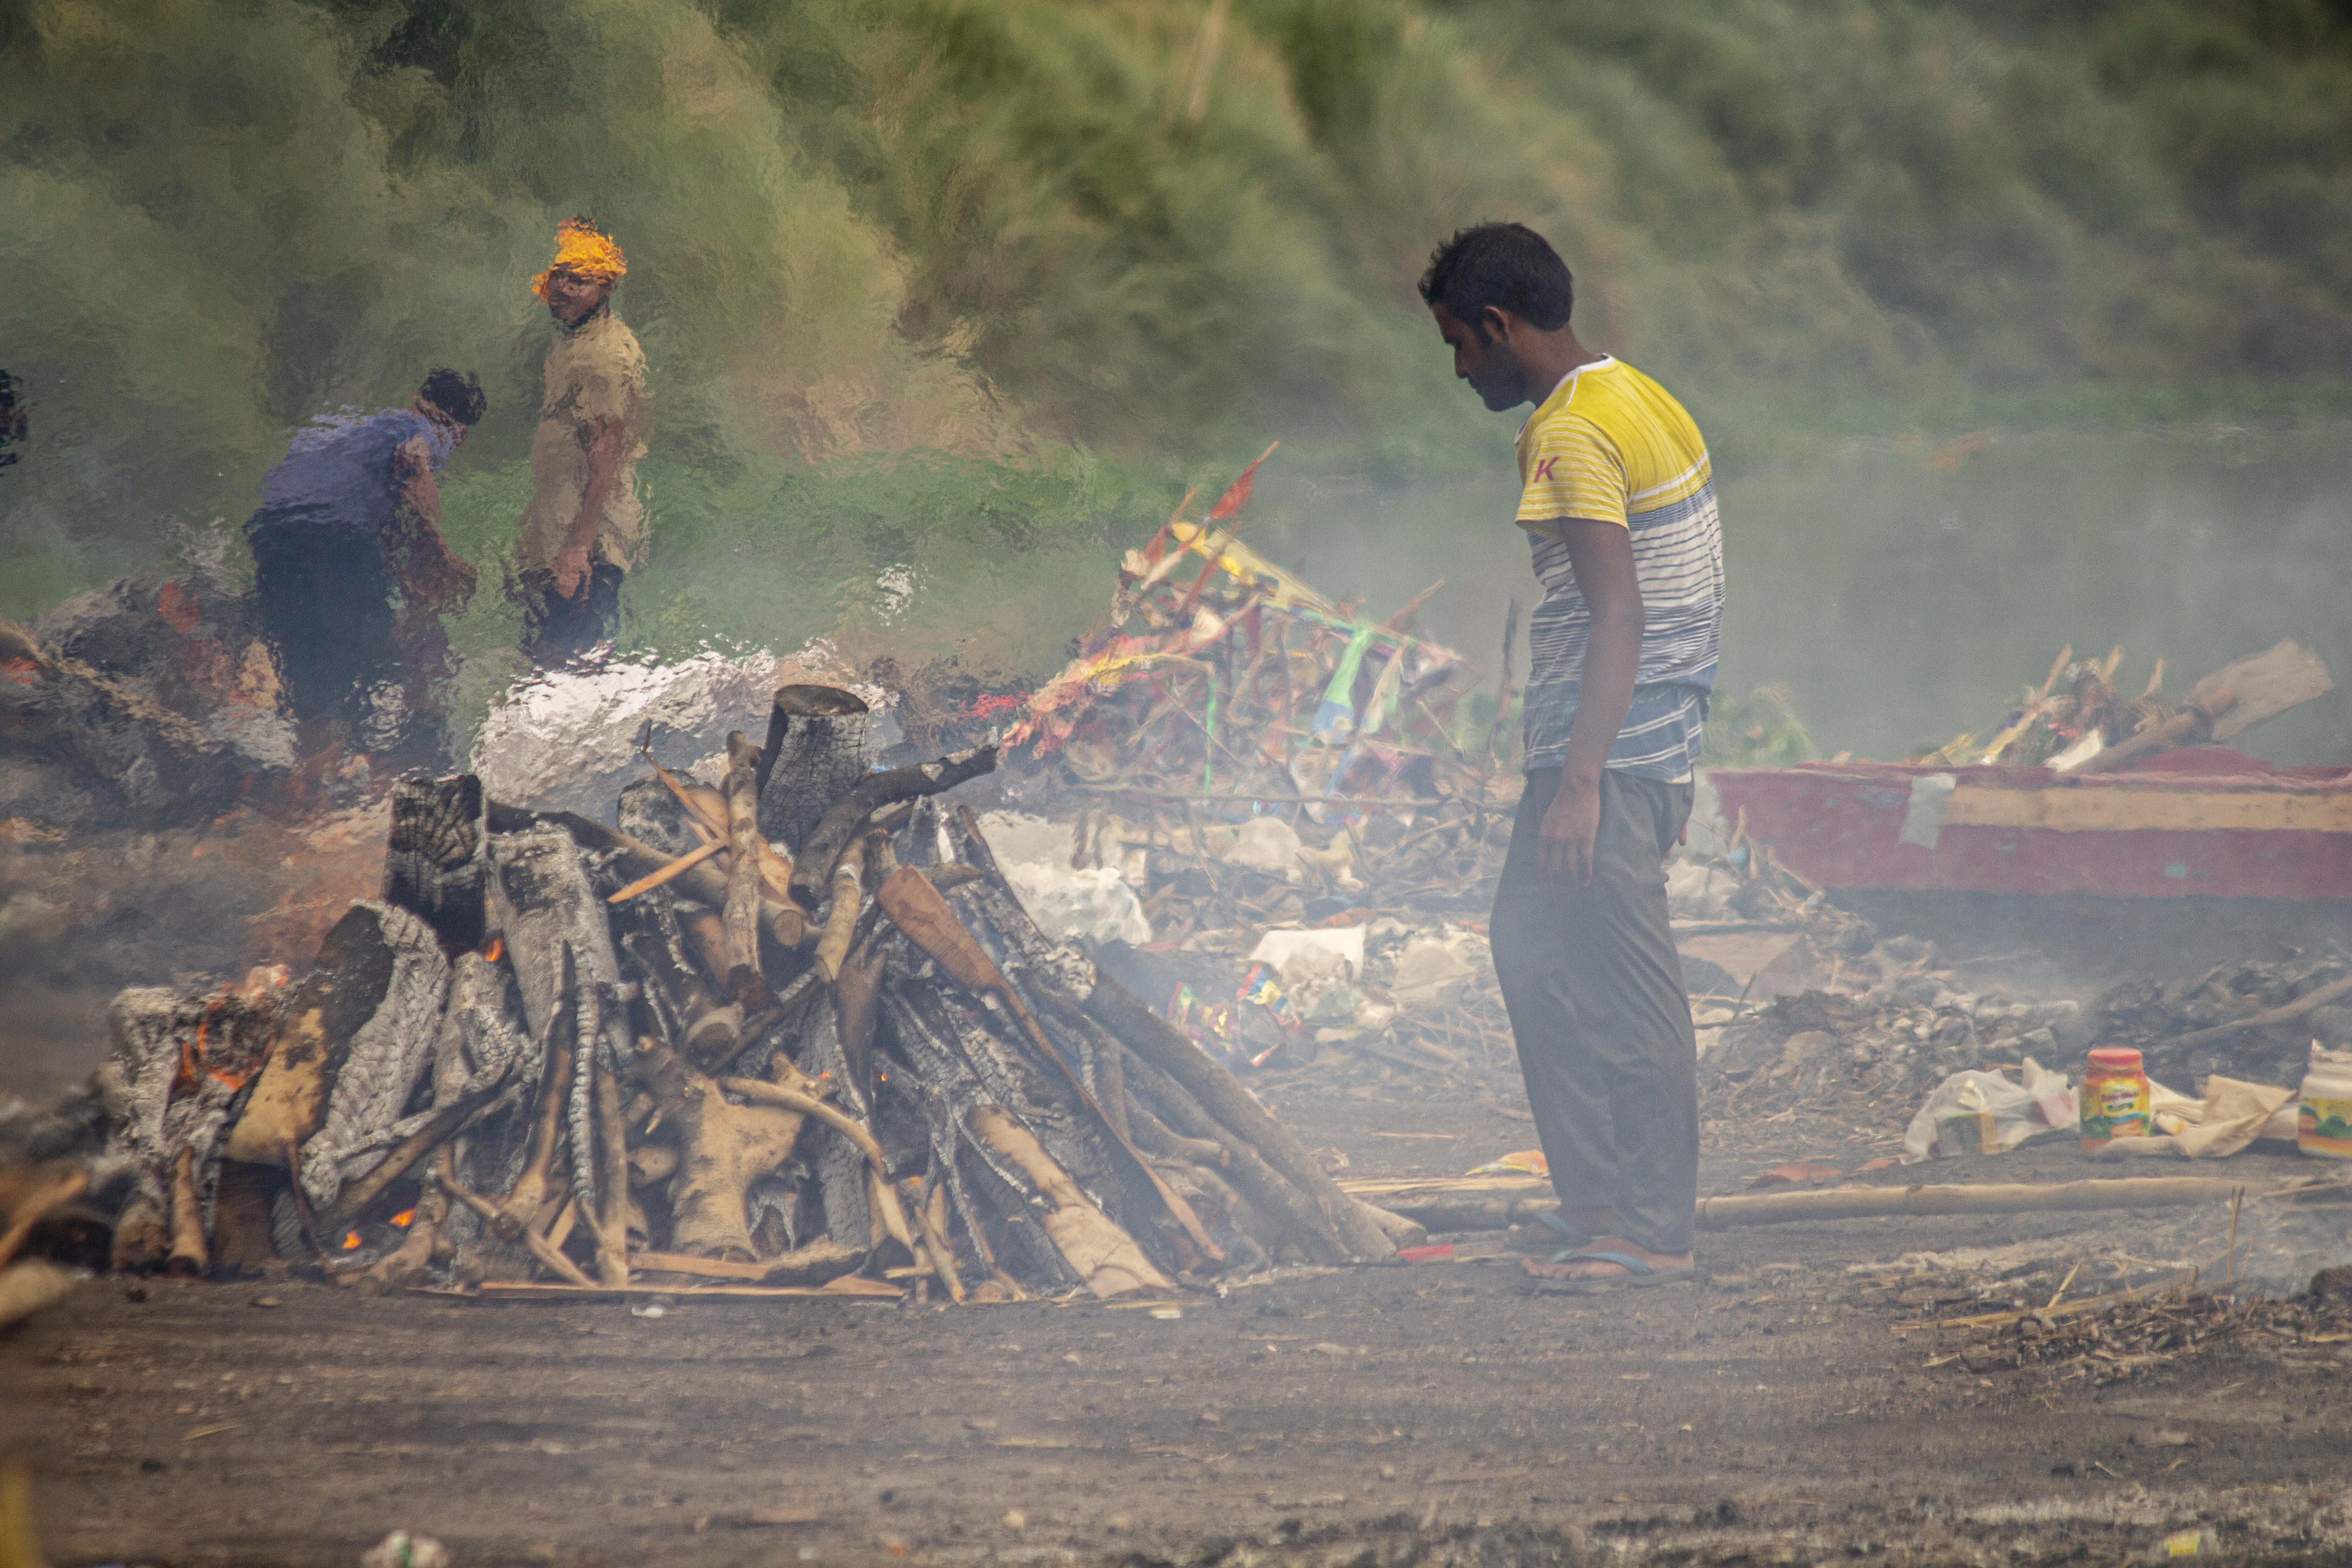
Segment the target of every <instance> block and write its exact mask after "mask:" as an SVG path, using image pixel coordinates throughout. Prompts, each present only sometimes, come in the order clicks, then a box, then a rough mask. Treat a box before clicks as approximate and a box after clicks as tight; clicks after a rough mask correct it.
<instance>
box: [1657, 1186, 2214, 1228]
mask: <svg viewBox="0 0 2352 1568" xmlns="http://www.w3.org/2000/svg"><path fill="white" fill-rule="evenodd" d="M2245 1186H2246V1183H2245V1179H2244V1178H2243V1177H2240V1178H2238V1179H2236V1180H2234V1181H2232V1180H2228V1179H2224V1178H2221V1177H2216V1176H2125V1177H2119V1178H2116V1179H2114V1180H2107V1181H2097V1180H2094V1181H2083V1182H2057V1183H2052V1184H2027V1183H2021V1182H2000V1183H1991V1184H1986V1185H1984V1186H1916V1187H1832V1188H1830V1189H1829V1190H1827V1191H1825V1192H1811V1193H1757V1194H1740V1195H1738V1196H1736V1197H1722V1198H1701V1199H1700V1200H1699V1203H1698V1223H1699V1228H1700V1229H1702V1230H1726V1229H1729V1228H1731V1227H1733V1226H1745V1225H1778V1224H1780V1223H1782V1222H1785V1221H1789V1220H1805V1219H1859V1218H1864V1217H1866V1216H1869V1215H1888V1214H2040V1213H2068V1214H2073V1213H2083V1212H2087V1211H2091V1210H2095V1209H2153V1208H2179V1207H2182V1206H2184V1205H2190V1204H2201V1203H2210V1202H2215V1201H2219V1200H2221V1199H2224V1198H2227V1197H2228V1196H2229V1195H2230V1194H2232V1193H2237V1192H2242V1191H2244V1190H2245Z"/></svg>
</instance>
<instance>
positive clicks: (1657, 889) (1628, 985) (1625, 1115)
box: [1421, 224, 1723, 1290]
mask: <svg viewBox="0 0 2352 1568" xmlns="http://www.w3.org/2000/svg"><path fill="white" fill-rule="evenodd" d="M1421 296H1422V299H1423V300H1425V301H1426V302H1427V303H1428V305H1429V308H1430V311H1431V313H1432V314H1433V316H1434V317H1435V318H1436V321H1437V327H1438V331H1440V332H1441V333H1442V334H1443V335H1444V339H1445V342H1447V344H1448V345H1450V346H1451V347H1452V349H1453V350H1454V374H1456V375H1458V376H1460V377H1461V378H1462V379H1463V380H1465V381H1467V382H1468V383H1469V384H1470V385H1471V387H1472V389H1473V390H1474V391H1475V392H1476V393H1477V394H1478V395H1479V396H1480V397H1481V398H1482V399H1483V400H1485V402H1486V406H1487V407H1489V408H1491V409H1493V410H1495V411H1496V413H1501V412H1503V411H1505V410H1507V409H1511V408H1516V407H1517V406H1519V405H1521V404H1533V405H1535V413H1534V414H1533V415H1532V416H1529V417H1528V422H1527V424H1526V425H1525V426H1522V427H1521V428H1520V430H1519V435H1518V443H1517V445H1518V461H1519V482H1520V486H1521V491H1520V497H1519V508H1518V515H1517V523H1518V525H1519V527H1521V528H1523V529H1525V530H1526V531H1527V532H1528V538H1529V542H1530V543H1531V544H1532V545H1533V547H1534V552H1535V571H1536V576H1537V578H1538V580H1539V581H1540V582H1541V584H1542V585H1543V597H1542V599H1541V601H1540V603H1539V604H1538V605H1537V607H1536V611H1535V614H1534V616H1532V617H1531V619H1530V621H1529V623H1528V653H1529V663H1530V668H1529V670H1528V683H1527V689H1526V724H1527V756H1526V764H1525V765H1526V771H1527V790H1526V793H1525V794H1524V795H1522V796H1521V798H1520V801H1519V809H1518V817H1517V822H1516V823H1515V824H1514V825H1513V827H1512V831H1511V844H1510V849H1509V851H1508V853H1507V856H1506V858H1505V860H1504V865H1503V875H1502V880H1501V884H1500V886H1499V887H1498V888H1497V889H1496V894H1495V910H1494V918H1493V921H1492V925H1491V928H1490V936H1491V940H1492V942H1493V946H1494V953H1495V973H1496V978H1497V979H1498V980H1499V981H1500V982H1501V984H1502V988H1503V1000H1504V1004H1505V1005H1506V1006H1507V1008H1508V1010H1509V1012H1510V1016H1511V1033H1512V1035H1513V1036H1514V1037H1515V1038H1516V1039H1517V1045H1518V1053H1519V1067H1520V1070H1521V1072H1522V1073H1523V1074H1524V1075H1525V1077H1526V1079H1527V1086H1528V1103H1529V1105H1530V1107H1531V1108H1532V1109H1533V1110H1534V1111H1535V1118H1536V1128H1537V1131H1538V1135H1539V1136H1540V1137H1541V1139H1542V1141H1543V1147H1544V1154H1545V1157H1546V1159H1547V1160H1548V1161H1549V1164H1550V1167H1551V1182H1552V1188H1553V1190H1554V1191H1555V1192H1556V1193H1558V1194H1559V1202H1560V1207H1559V1215H1558V1216H1557V1218H1556V1221H1555V1228H1556V1229H1558V1231H1559V1238H1560V1239H1561V1240H1564V1241H1565V1242H1566V1243H1567V1246H1566V1247H1564V1248H1563V1249H1562V1250H1560V1251H1559V1254H1558V1255H1557V1256H1556V1257H1555V1258H1552V1259H1551V1261H1549V1263H1543V1262H1537V1261H1533V1260H1530V1261H1529V1263H1528V1266H1527V1267H1528V1273H1529V1274H1530V1275H1533V1276H1535V1277H1536V1278H1537V1279H1538V1281H1540V1282H1541V1283H1542V1284H1543V1285H1544V1286H1545V1287H1546V1288H1549V1289H1567V1290H1579V1289H1592V1288H1594V1287H1595V1286H1596V1285H1597V1284H1598V1283H1600V1282H1602V1281H1612V1280H1613V1281H1616V1282H1618V1283H1621V1284H1622V1283H1629V1282H1630V1283H1643V1282H1655V1281H1659V1280H1664V1279H1676V1278H1686V1277H1687V1276H1688V1275H1689V1274H1690V1273H1691V1272H1692V1270H1693V1259H1692V1254H1691V1235H1692V1226H1693V1218H1694V1212H1695V1210H1696V1204H1697V1195H1698V1095H1697V1086H1696V1066H1697V1047H1696V1041H1695V1039H1694V1038H1693V1036H1692V1031H1691V1015H1690V1000H1689V998H1688V996H1687V995H1685V993H1684V990H1683V981H1682V967H1681V961H1680V960H1679V958H1678V957H1677V956H1676V954H1675V945H1674V939H1673V935H1672V932H1671V931H1670V929H1669V928H1668V925H1667V919H1666V890H1665V877H1664V859H1665V857H1666V856H1667V855H1668V854H1669V853H1670V852H1671V851H1672V849H1673V848H1674V846H1675V842H1676V841H1677V840H1678V839H1679V838H1680V837H1682V832H1683V827H1684V825H1685V823H1686V822H1687V821H1688V820H1689V817H1690V810H1691V795H1692V786H1691V769H1692V766H1693V764H1694V763H1696V762H1697V760H1698V754H1699V742H1700V733H1701V731H1702V728H1703V727H1704V725H1705V723H1706V706H1707V697H1708V693H1709V692H1710V691H1711V690H1712V689H1714V685H1715V666H1716V652H1717V645H1718V642H1719V640H1720V635H1721V628H1722V624H1723V538H1722V533H1721V531H1720V529H1719V528H1718V526H1717V518H1716V506H1715V486H1714V479H1713V472H1712V469H1711V468H1710V467H1709V465H1708V461H1707V453H1706V443H1705V441H1704V440H1703V439H1702V438H1701V437H1700V436H1699V432H1698V426H1696V425H1695V424H1693V423H1692V421H1691V417H1690V416H1689V415H1687V414H1685V412H1684V411H1683V408H1682V405H1680V404H1678V403H1676V402H1675V400H1674V399H1673V398H1672V397H1670V396H1668V395H1667V394H1666V392H1665V389H1664V388H1663V387H1661V386H1660V385H1659V384H1657V383H1656V382H1654V381H1652V380H1651V379H1650V378H1649V377H1648V376H1646V375H1643V374H1642V373H1641V372H1640V371H1638V370H1635V369H1634V368H1633V366H1631V365H1629V364H1625V363H1621V362H1620V361H1618V360H1616V359H1613V358H1611V357H1610V356H1608V355H1606V354H1599V353H1593V352H1592V351H1591V350H1590V349H1588V348H1586V347H1585V346H1584V344H1583V343H1581V342H1579V341H1578V340H1577V336H1576V333H1575V331H1573V330H1572V329H1571V328H1570V326H1569V314H1570V310H1571V309H1572V307H1573V305H1574V303H1575V293H1574V283H1573V280H1572V279H1570V275H1569V270H1568V267H1567V265H1566V264H1565V263H1564V262H1562V261H1561V260H1560V258H1559V255H1558V254H1557V253H1556V252H1555V251H1554V250H1553V249H1552V247H1550V245H1549V244H1548V243H1547V242H1546V241H1545V240H1544V238H1543V237H1542V236H1541V235H1538V234H1537V233H1536V232H1535V231H1534V230H1532V229H1530V228H1528V227H1526V226H1522V225H1519V224H1482V225H1480V226H1476V227H1474V228H1467V229H1464V230H1463V231H1462V232H1461V233H1459V234H1456V235H1455V236H1454V237H1453V238H1451V239H1449V240H1447V241H1446V242H1445V243H1444V245H1443V246H1441V247H1438V250H1437V252H1436V254H1435V255H1434V256H1433V258H1431V261H1430V264H1429V270H1428V271H1427V272H1426V273H1425V274H1424V275H1423V278H1422V280H1421Z"/></svg>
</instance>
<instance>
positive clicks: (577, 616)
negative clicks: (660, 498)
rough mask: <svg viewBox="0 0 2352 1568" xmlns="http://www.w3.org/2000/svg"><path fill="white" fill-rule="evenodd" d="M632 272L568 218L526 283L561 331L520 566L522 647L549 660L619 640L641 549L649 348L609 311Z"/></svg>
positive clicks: (535, 441) (534, 452)
mask: <svg viewBox="0 0 2352 1568" xmlns="http://www.w3.org/2000/svg"><path fill="white" fill-rule="evenodd" d="M628 270H629V264H628V260H627V258H625V257H624V256H623V255H622V254H621V247H619V246H618V245H615V244H614V242H613V239H612V237H610V236H609V235H605V234H602V233H599V232H598V231H597V228H596V226H595V225H594V224H593V223H592V222H590V221H589V220H588V219H586V218H584V217H571V218H566V219H564V220H563V222H562V224H561V225H559V226H557V228H556V231H555V259H554V261H553V262H552V263H551V264H550V265H549V267H548V268H547V270H546V271H544V272H542V273H541V274H540V275H539V276H538V277H536V278H534V279H531V283H530V287H531V291H532V292H533V293H535V294H537V295H538V296H539V297H540V298H541V299H542V300H546V301H547V310H548V313H549V314H550V315H551V316H553V317H554V318H555V326H556V334H555V343H554V346H553V347H551V348H550V349H549V350H548V351H547V390H546V395H545V398H544V400H543V401H542V402H541V405H540V411H539V430H538V432H537V433H536V434H535V435H534V436H533V437H531V443H530V479H531V500H530V508H529V510H526V511H525V512H524V513H523V518H522V528H521V537H520V541H519V542H518V545H517V549H516V552H515V565H516V568H517V570H518V573H519V574H520V578H521V587H520V594H519V595H518V597H519V598H520V601H521V604H522V609H523V637H522V651H523V652H524V653H525V654H527V655H529V656H530V659H531V661H532V662H533V663H535V664H539V665H542V666H553V665H559V664H562V663H564V662H565V661H567V660H569V659H572V658H577V657H578V656H580V655H582V654H584V653H586V652H588V651H589V650H590V649H592V648H593V647H596V645H597V644H599V643H603V642H609V641H610V640H612V637H613V636H614V632H615V631H616V630H617V629H618V627H619V625H620V616H621V580H622V578H623V577H625V576H626V575H627V574H628V572H629V570H630V568H631V567H634V566H636V565H639V564H641V563H642V559H643V557H644V554H645V548H646V510H645V506H644V504H643V502H641V501H640V500H639V499H638V497H637V488H636V478H635V475H636V465H637V459H638V458H642V457H644V456H645V455H646V444H645V426H646V356H645V352H644V351H643V350H642V349H640V348H638V346H637V339H636V334H635V333H634V332H632V331H629V329H628V328H627V327H626V326H625V325H623V324H622V322H621V320H620V318H619V317H617V316H615V315H614V314H613V285H614V284H615V283H617V282H619V281H620V280H621V279H622V278H623V277H624V276H625V274H626V273H627V272H628Z"/></svg>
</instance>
